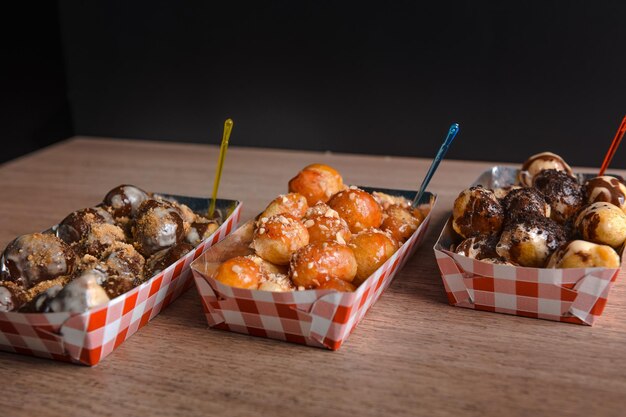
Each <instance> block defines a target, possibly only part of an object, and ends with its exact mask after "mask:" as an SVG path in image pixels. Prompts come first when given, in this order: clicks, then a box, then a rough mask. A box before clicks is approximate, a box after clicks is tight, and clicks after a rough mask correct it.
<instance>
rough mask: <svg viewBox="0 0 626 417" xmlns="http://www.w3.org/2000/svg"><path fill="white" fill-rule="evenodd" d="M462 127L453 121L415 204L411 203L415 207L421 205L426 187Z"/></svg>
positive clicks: (414, 201) (416, 197)
mask: <svg viewBox="0 0 626 417" xmlns="http://www.w3.org/2000/svg"><path fill="white" fill-rule="evenodd" d="M460 129H461V128H460V127H459V124H458V123H452V125H451V126H450V129H449V130H448V135H447V136H446V138H445V140H444V141H443V143H442V144H441V147H440V148H439V151H438V152H437V155H436V156H435V159H433V163H432V164H430V168H428V173H426V177H424V181H422V185H421V186H420V190H419V192H418V193H417V195H416V196H415V199H414V200H413V204H412V205H411V206H412V207H413V208H415V207H417V206H418V205H419V202H420V200H421V199H422V196H423V195H424V192H425V191H426V187H428V183H430V180H431V179H432V178H433V175H434V174H435V171H437V168H438V167H439V164H440V163H441V161H442V160H443V157H444V156H446V152H448V148H449V147H450V145H451V144H452V141H453V140H454V138H455V137H456V135H457V133H459V130H460Z"/></svg>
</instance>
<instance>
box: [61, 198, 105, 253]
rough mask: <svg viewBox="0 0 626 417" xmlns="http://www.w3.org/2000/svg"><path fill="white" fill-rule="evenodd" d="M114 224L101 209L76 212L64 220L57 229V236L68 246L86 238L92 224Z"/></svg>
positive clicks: (93, 208) (95, 208)
mask: <svg viewBox="0 0 626 417" xmlns="http://www.w3.org/2000/svg"><path fill="white" fill-rule="evenodd" d="M105 223H108V224H114V223H115V221H114V220H113V217H111V215H110V214H109V212H108V211H106V210H105V209H103V208H102V207H92V208H86V209H82V210H76V211H75V212H73V213H70V214H69V215H68V216H67V217H66V218H64V219H63V220H62V221H61V223H59V226H58V228H57V236H58V237H59V238H60V239H61V240H63V241H64V242H65V243H67V244H68V245H71V244H72V243H76V242H78V241H80V240H81V239H83V238H84V237H86V236H87V235H88V234H89V231H90V230H91V226H93V225H94V224H105Z"/></svg>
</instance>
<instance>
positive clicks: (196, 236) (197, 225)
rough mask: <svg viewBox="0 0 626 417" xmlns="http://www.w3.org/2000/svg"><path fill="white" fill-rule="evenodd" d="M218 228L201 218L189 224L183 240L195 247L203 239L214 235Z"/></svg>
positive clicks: (213, 223) (215, 223)
mask: <svg viewBox="0 0 626 417" xmlns="http://www.w3.org/2000/svg"><path fill="white" fill-rule="evenodd" d="M219 227H220V226H219V224H218V223H217V222H215V221H211V220H208V219H204V218H201V219H199V220H198V221H194V222H193V223H190V226H189V231H188V232H187V235H186V236H185V240H186V241H187V242H188V243H190V244H192V245H193V246H197V245H198V244H200V242H202V241H203V240H204V239H207V238H208V237H210V236H211V235H212V234H213V233H215V231H216V230H217V229H218V228H219Z"/></svg>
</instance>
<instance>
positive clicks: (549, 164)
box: [517, 152, 574, 187]
mask: <svg viewBox="0 0 626 417" xmlns="http://www.w3.org/2000/svg"><path fill="white" fill-rule="evenodd" d="M546 169H556V170H558V171H565V173H566V174H568V175H574V173H573V171H572V168H571V167H570V166H569V165H567V163H566V162H565V161H564V160H563V158H561V157H560V156H559V155H556V154H553V153H552V152H542V153H538V154H536V155H533V156H531V157H530V158H528V159H527V160H526V162H524V165H522V169H521V170H520V172H519V173H518V174H517V180H518V181H519V183H520V184H521V185H522V186H523V187H530V186H532V185H533V178H534V177H535V175H537V174H539V173H540V172H541V171H543V170H546Z"/></svg>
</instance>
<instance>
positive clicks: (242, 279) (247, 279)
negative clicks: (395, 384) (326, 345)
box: [212, 164, 427, 292]
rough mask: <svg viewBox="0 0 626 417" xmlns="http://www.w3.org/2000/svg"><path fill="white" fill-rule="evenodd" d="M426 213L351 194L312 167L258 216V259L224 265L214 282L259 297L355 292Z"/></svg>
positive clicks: (402, 202) (396, 201) (335, 177)
mask: <svg viewBox="0 0 626 417" xmlns="http://www.w3.org/2000/svg"><path fill="white" fill-rule="evenodd" d="M426 214H427V213H426V212H422V211H421V210H418V209H412V208H411V202H410V201H409V200H407V199H405V198H403V197H396V196H391V195H387V194H384V193H375V195H372V194H370V193H368V192H366V191H364V190H361V189H358V188H357V187H354V186H351V187H345V186H344V185H343V178H342V177H341V175H340V174H339V172H338V171H337V170H335V169H334V168H331V167H329V166H327V165H322V164H313V165H309V166H307V167H305V168H304V169H303V170H302V171H301V172H300V173H298V174H297V175H296V176H295V177H294V178H293V179H292V180H291V181H290V182H289V193H288V194H285V195H281V196H279V197H277V198H276V199H274V200H273V201H272V202H271V203H270V204H269V205H268V206H267V208H266V209H265V210H264V211H263V212H262V213H261V214H260V215H259V216H258V217H257V219H256V221H255V230H254V234H253V239H252V242H251V244H250V248H251V249H252V250H253V251H254V254H252V255H249V256H244V257H242V256H239V257H235V258H231V259H227V260H225V261H224V262H222V264H220V266H219V267H218V268H217V269H216V270H215V272H214V273H213V274H212V277H213V278H214V279H216V280H217V281H220V282H221V283H223V284H226V285H229V286H232V287H238V288H245V289H251V290H260V291H280V292H283V291H294V290H306V289H315V290H329V291H344V292H350V291H354V290H355V289H356V288H357V287H358V286H359V285H361V284H362V283H363V282H365V281H366V280H367V279H368V278H369V277H370V276H371V275H372V274H373V273H374V272H375V271H376V270H377V269H378V268H380V266H381V265H382V264H384V263H385V262H386V261H387V260H388V259H389V258H390V257H391V256H392V255H393V254H394V253H395V252H396V251H397V250H398V248H399V247H400V245H401V244H402V243H403V242H405V241H406V240H408V239H409V238H410V237H411V235H412V234H413V233H414V232H415V231H416V230H417V229H418V227H419V225H420V224H421V222H422V221H423V220H424V218H425V215H426Z"/></svg>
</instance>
